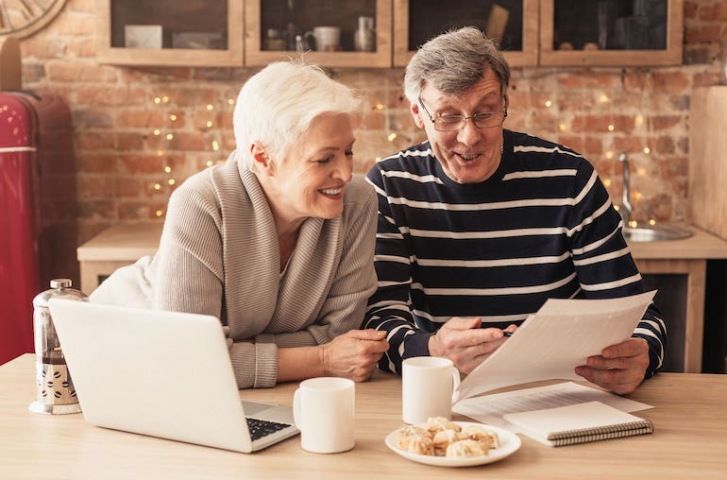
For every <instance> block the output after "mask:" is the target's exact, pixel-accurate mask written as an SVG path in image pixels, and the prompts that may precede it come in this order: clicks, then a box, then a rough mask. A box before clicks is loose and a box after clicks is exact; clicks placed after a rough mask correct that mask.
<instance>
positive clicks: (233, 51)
mask: <svg viewBox="0 0 727 480" xmlns="http://www.w3.org/2000/svg"><path fill="white" fill-rule="evenodd" d="M96 5H97V10H98V12H99V29H98V35H97V55H96V57H97V60H98V61H99V62H101V63H109V64H115V65H150V66H207V67H216V66H219V67H224V66H229V67H241V66H242V65H243V45H242V39H243V33H242V28H243V27H242V26H243V23H244V22H243V21H244V18H243V5H242V0H227V1H219V0H218V1H217V2H206V1H204V0H187V1H185V2H183V3H180V2H179V1H178V0H155V1H154V2H147V1H145V0H96ZM132 45H134V46H133V47H132Z"/></svg>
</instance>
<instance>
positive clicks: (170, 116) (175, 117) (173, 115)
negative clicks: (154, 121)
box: [169, 114, 177, 122]
mask: <svg viewBox="0 0 727 480" xmlns="http://www.w3.org/2000/svg"><path fill="white" fill-rule="evenodd" d="M169 120H171V121H172V122H175V121H176V120H177V116H176V115H175V114H171V115H169Z"/></svg>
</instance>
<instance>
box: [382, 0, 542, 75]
mask: <svg viewBox="0 0 727 480" xmlns="http://www.w3.org/2000/svg"><path fill="white" fill-rule="evenodd" d="M465 26H474V27H478V28H479V29H480V30H482V31H483V32H485V33H486V34H487V35H488V36H489V37H490V38H492V39H493V40H495V41H496V42H498V43H499V45H500V48H501V49H502V50H503V52H504V53H505V58H506V59H507V61H508V62H509V63H510V66H513V67H517V66H526V65H537V63H538V45H537V44H538V33H537V32H538V1H537V0H497V1H495V0H476V1H472V0H464V1H457V2H453V1H450V0H397V1H395V2H394V65H395V66H405V65H406V64H407V62H408V61H409V59H410V58H411V57H412V55H413V54H414V52H415V51H416V49H417V47H419V46H420V45H422V44H423V43H425V42H426V41H427V40H429V39H431V38H432V37H435V36H437V35H438V34H440V33H442V32H445V31H447V30H450V29H452V28H457V27H465Z"/></svg>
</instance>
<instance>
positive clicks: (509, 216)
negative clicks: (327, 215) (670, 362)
mask: <svg viewBox="0 0 727 480" xmlns="http://www.w3.org/2000/svg"><path fill="white" fill-rule="evenodd" d="M367 179H368V181H369V182H370V183H371V184H372V185H373V186H374V189H375V190H376V192H377V194H378V198H379V219H378V231H377V242H376V258H375V263H376V271H377V274H378V282H379V283H378V290H377V292H376V294H375V295H374V296H373V297H371V299H370V300H369V306H368V310H367V314H366V319H365V321H364V326H365V327H367V328H376V329H380V330H386V331H387V332H388V340H389V342H390V344H391V348H390V350H389V352H388V354H387V355H386V356H384V357H383V358H382V360H381V363H380V367H381V368H383V369H388V370H392V371H398V372H400V369H401V361H402V359H404V358H407V357H411V356H418V355H426V354H428V347H427V344H428V340H429V336H430V335H431V333H432V332H435V331H436V330H437V329H438V328H439V327H440V326H441V325H442V324H443V323H444V322H446V321H447V319H449V318H450V317H453V316H462V317H474V316H479V317H482V319H483V321H484V324H483V325H484V326H496V327H500V328H504V327H506V326H507V325H509V324H511V323H516V324H519V323H521V322H522V321H523V320H524V319H525V318H526V317H527V316H528V315H529V314H531V313H533V312H535V311H537V310H538V309H539V308H540V307H541V306H542V304H543V303H544V302H545V301H546V300H547V299H548V298H614V297H624V296H629V295H634V294H637V293H641V292H643V286H642V281H641V276H640V275H639V272H638V270H637V268H636V265H635V263H634V261H633V259H632V257H631V254H630V253H629V250H628V247H627V246H626V243H625V242H624V239H623V236H622V235H621V227H622V222H621V218H620V216H619V215H618V213H617V212H616V211H615V209H614V208H613V206H612V204H611V201H610V199H609V196H608V193H607V191H606V189H605V188H604V187H603V184H602V183H601V181H600V179H599V178H598V175H597V174H596V172H595V170H594V169H593V167H592V165H591V164H590V163H589V162H588V161H587V160H586V159H585V158H583V156H581V155H579V154H578V153H576V152H574V151H572V150H570V149H568V148H566V147H563V146H561V145H556V144H554V143H550V142H546V141H543V140H541V139H539V138H535V137H532V136H528V135H526V134H522V133H517V132H511V131H507V130H506V131H505V132H504V150H503V158H502V162H501V164H500V166H499V168H498V170H497V171H496V172H495V173H494V174H493V176H492V177H491V178H489V179H488V180H486V181H485V182H482V183H478V184H458V183H455V182H453V181H452V180H451V179H449V178H448V177H447V176H446V174H445V173H444V172H443V170H442V168H441V165H440V164H439V162H438V161H437V160H436V158H435V157H434V156H433V155H432V152H431V148H430V145H429V143H428V142H425V143H422V144H419V145H416V146H413V147H411V148H409V149H408V150H405V151H402V152H399V153H398V154H396V155H394V156H392V157H389V158H387V159H385V160H383V161H381V162H379V163H378V164H376V165H375V166H374V167H373V168H372V169H371V171H370V172H369V173H368V176H367ZM634 335H636V336H640V337H642V338H645V339H646V340H647V341H648V343H649V347H650V360H651V362H650V365H649V369H648V372H647V376H651V375H653V373H654V372H655V371H656V370H658V368H660V367H661V364H662V361H663V354H664V346H665V342H666V327H665V325H664V322H663V321H662V320H661V319H660V318H659V312H658V310H657V309H656V307H655V306H654V305H651V306H650V307H649V309H648V310H647V312H646V314H645V316H644V320H643V321H642V322H641V323H640V324H639V326H638V328H637V330H636V331H635V333H634Z"/></svg>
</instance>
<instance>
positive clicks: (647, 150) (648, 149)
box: [644, 147, 651, 155]
mask: <svg viewBox="0 0 727 480" xmlns="http://www.w3.org/2000/svg"><path fill="white" fill-rule="evenodd" d="M644 153H645V154H647V155H648V154H650V153H651V149H650V148H649V147H644Z"/></svg>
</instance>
